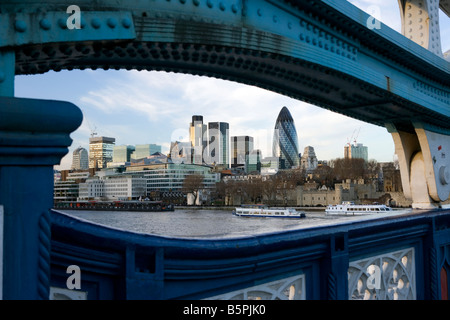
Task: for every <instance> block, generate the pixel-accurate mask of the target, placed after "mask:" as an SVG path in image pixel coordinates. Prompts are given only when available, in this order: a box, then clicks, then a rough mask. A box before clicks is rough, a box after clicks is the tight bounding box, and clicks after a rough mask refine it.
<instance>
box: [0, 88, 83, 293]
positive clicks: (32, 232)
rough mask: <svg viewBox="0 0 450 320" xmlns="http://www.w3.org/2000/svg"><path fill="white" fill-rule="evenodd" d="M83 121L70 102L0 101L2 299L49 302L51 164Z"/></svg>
mask: <svg viewBox="0 0 450 320" xmlns="http://www.w3.org/2000/svg"><path fill="white" fill-rule="evenodd" d="M81 120H82V114H81V111H80V110H79V109H78V108H77V107H76V106H74V105H73V104H71V103H67V102H60V101H46V100H34V99H19V98H12V97H0V190H1V192H0V205H2V206H3V211H4V216H3V220H4V228H3V230H0V234H1V233H3V284H2V286H3V288H0V289H3V299H14V300H16V299H48V296H49V280H50V240H51V239H50V212H49V210H50V209H51V207H52V206H53V165H55V164H59V163H60V161H61V158H62V157H63V156H64V155H65V154H67V152H68V148H67V147H68V146H70V144H71V143H72V139H71V138H70V136H69V135H70V133H71V132H73V131H74V130H75V129H76V128H77V127H78V126H79V125H80V124H81Z"/></svg>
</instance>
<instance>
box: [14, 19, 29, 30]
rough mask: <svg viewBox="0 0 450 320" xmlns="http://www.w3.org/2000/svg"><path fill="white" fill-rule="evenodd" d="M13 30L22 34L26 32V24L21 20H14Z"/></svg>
mask: <svg viewBox="0 0 450 320" xmlns="http://www.w3.org/2000/svg"><path fill="white" fill-rule="evenodd" d="M14 28H15V29H16V31H18V32H24V31H25V30H27V24H26V22H25V21H23V20H16V21H15V22H14Z"/></svg>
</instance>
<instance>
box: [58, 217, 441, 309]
mask: <svg viewBox="0 0 450 320" xmlns="http://www.w3.org/2000/svg"><path fill="white" fill-rule="evenodd" d="M51 220H52V227H51V233H52V236H51V279H50V298H51V299H59V298H70V299H307V300H316V299H331V300H346V299H392V300H395V299H441V298H444V297H446V296H448V292H444V291H445V290H448V289H447V288H448V277H447V274H448V271H449V270H450V267H449V266H450V229H449V226H450V211H446V210H440V211H432V212H420V211H419V212H412V213H408V214H403V215H398V216H392V217H388V218H380V219H371V220H365V221H353V222H346V223H340V224H337V225H330V226H322V227H312V228H308V229H302V230H295V231H286V232H280V233H274V234H265V235H258V236H254V237H245V238H235V239H226V240H220V239H218V240H216V239H210V240H204V239H178V238H166V237H161V236H154V235H147V234H138V233H133V232H128V231H123V230H118V229H114V228H109V227H104V226H101V225H97V224H94V223H90V222H88V221H84V220H81V219H78V218H74V217H71V216H69V215H67V214H64V213H61V212H58V211H52V212H51ZM70 266H76V267H77V268H78V271H79V274H78V275H79V276H80V279H79V280H80V281H79V282H80V283H79V284H80V286H79V288H77V289H73V290H68V283H69V282H70V281H71V280H72V279H70V278H71V277H72V276H73V275H72V273H71V272H69V271H68V268H69V267H70ZM74 274H75V273H74Z"/></svg>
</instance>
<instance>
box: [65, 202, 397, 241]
mask: <svg viewBox="0 0 450 320" xmlns="http://www.w3.org/2000/svg"><path fill="white" fill-rule="evenodd" d="M324 210H325V208H323V210H321V211H307V210H305V211H304V212H305V213H306V218H302V219H284V218H263V217H251V218H245V217H237V216H234V215H233V214H232V212H231V209H229V210H206V209H185V208H183V209H178V208H177V209H175V211H172V212H136V211H133V212H131V211H83V210H60V211H61V212H65V213H67V214H69V215H71V216H74V217H77V218H81V219H84V220H88V221H90V222H94V223H97V224H101V225H105V226H108V227H112V228H116V229H122V230H127V231H132V232H138V233H145V234H153V235H158V236H165V237H174V238H205V239H206V238H215V239H217V238H219V239H220V238H222V239H223V238H238V237H248V236H255V235H261V234H266V233H276V232H283V231H290V230H298V229H304V228H313V227H320V226H325V225H330V224H339V223H345V222H349V221H355V220H366V219H376V218H380V217H386V216H388V215H396V214H401V213H404V211H402V212H400V211H394V212H393V213H389V214H385V213H383V214H377V215H376V216H374V215H372V216H359V217H358V216H356V217H355V216H350V217H343V216H327V215H325V211H324Z"/></svg>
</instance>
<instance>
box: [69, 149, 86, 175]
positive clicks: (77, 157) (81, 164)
mask: <svg viewBox="0 0 450 320" xmlns="http://www.w3.org/2000/svg"><path fill="white" fill-rule="evenodd" d="M88 168H89V156H88V152H87V150H86V149H85V148H82V147H79V148H77V149H75V151H74V152H73V154H72V167H71V169H72V170H86V169H88Z"/></svg>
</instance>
